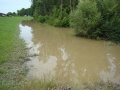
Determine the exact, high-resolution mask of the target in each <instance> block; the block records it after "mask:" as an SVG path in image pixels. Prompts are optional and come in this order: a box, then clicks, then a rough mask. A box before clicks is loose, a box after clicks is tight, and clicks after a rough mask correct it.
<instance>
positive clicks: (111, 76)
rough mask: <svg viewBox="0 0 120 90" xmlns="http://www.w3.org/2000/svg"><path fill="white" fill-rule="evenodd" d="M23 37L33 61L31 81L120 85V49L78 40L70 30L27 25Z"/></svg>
mask: <svg viewBox="0 0 120 90" xmlns="http://www.w3.org/2000/svg"><path fill="white" fill-rule="evenodd" d="M19 27H20V30H21V33H20V37H21V38H23V39H24V40H25V42H26V46H27V48H28V49H29V51H28V53H29V54H30V58H29V59H28V61H26V62H25V63H24V65H23V66H24V67H27V68H28V69H29V72H28V74H27V76H26V77H27V78H37V79H42V80H45V79H47V80H48V79H55V80H57V81H60V82H67V83H79V82H83V83H86V82H97V81H104V82H107V81H110V82H113V83H117V84H120V46H118V45H116V44H114V43H112V44H111V45H107V43H108V44H109V41H96V40H91V39H85V38H80V37H76V36H74V33H73V30H72V29H70V28H56V27H52V26H49V25H46V24H39V23H36V22H34V21H23V22H22V23H21V24H20V25H19Z"/></svg>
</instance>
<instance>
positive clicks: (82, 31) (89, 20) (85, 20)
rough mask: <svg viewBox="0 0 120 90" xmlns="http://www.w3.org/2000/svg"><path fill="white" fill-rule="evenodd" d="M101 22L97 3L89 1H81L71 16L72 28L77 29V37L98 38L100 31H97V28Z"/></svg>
mask: <svg viewBox="0 0 120 90" xmlns="http://www.w3.org/2000/svg"><path fill="white" fill-rule="evenodd" d="M99 21H100V13H99V12H98V9H97V6H96V3H95V2H92V1H89V0H85V1H81V2H80V3H79V4H78V6H77V9H76V10H75V11H73V12H72V13H71V15H70V23H71V26H72V27H74V28H75V32H76V34H77V35H82V36H90V37H94V36H98V35H99V31H98V29H96V26H97V25H98V23H99ZM95 29H96V30H95Z"/></svg>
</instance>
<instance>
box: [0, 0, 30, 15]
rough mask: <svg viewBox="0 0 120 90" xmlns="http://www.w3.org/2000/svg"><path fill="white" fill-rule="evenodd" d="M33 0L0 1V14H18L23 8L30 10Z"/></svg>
mask: <svg viewBox="0 0 120 90" xmlns="http://www.w3.org/2000/svg"><path fill="white" fill-rule="evenodd" d="M30 6H31V0H0V13H5V14H7V13H8V12H17V10H20V9H22V8H30Z"/></svg>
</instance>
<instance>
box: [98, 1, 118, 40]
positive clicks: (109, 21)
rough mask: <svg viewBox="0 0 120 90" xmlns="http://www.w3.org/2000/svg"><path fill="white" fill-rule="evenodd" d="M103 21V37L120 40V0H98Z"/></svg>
mask: <svg viewBox="0 0 120 90" xmlns="http://www.w3.org/2000/svg"><path fill="white" fill-rule="evenodd" d="M96 2H97V7H98V10H99V12H101V21H100V23H99V29H100V30H101V31H102V35H101V37H104V38H106V39H111V40H113V41H117V42H120V6H119V4H120V1H119V0H103V1H101V0H96Z"/></svg>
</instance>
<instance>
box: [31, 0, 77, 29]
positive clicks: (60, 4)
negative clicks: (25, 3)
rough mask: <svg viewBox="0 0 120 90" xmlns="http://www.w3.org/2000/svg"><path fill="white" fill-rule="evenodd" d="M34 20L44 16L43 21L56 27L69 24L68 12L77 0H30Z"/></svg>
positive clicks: (73, 7) (74, 6)
mask: <svg viewBox="0 0 120 90" xmlns="http://www.w3.org/2000/svg"><path fill="white" fill-rule="evenodd" d="M31 1H32V5H31V10H33V13H34V14H33V17H34V19H35V20H38V18H40V17H39V16H40V15H41V16H44V18H45V22H46V23H48V24H50V25H53V26H56V27H68V26H69V17H68V16H69V13H70V12H71V11H72V10H73V9H75V8H76V5H77V4H78V0H65V1H63V0H51V1H49V0H31ZM51 20H52V21H51Z"/></svg>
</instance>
